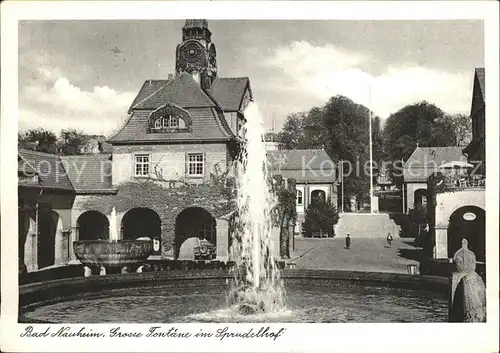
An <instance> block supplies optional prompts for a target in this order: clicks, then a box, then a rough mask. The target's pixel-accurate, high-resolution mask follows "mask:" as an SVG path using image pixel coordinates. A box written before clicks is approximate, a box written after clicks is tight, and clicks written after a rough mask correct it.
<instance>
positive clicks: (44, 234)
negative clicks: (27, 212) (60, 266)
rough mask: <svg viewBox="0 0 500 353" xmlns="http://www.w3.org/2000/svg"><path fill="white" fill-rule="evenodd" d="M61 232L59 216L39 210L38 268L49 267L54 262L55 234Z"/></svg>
mask: <svg viewBox="0 0 500 353" xmlns="http://www.w3.org/2000/svg"><path fill="white" fill-rule="evenodd" d="M58 230H59V231H61V230H62V224H61V221H60V219H59V215H58V214H57V213H56V212H54V211H52V210H46V209H41V210H40V211H39V212H38V246H37V255H38V268H39V269H40V268H44V267H47V266H51V265H53V264H54V262H55V247H56V235H57V232H58Z"/></svg>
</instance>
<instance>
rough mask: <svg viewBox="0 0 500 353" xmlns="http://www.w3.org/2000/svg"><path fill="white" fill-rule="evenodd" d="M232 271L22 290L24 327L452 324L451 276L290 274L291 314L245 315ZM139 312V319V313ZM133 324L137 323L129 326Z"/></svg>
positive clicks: (112, 278)
mask: <svg viewBox="0 0 500 353" xmlns="http://www.w3.org/2000/svg"><path fill="white" fill-rule="evenodd" d="M232 278H233V276H232V275H231V274H230V273H229V272H228V271H225V270H204V271H194V270H191V271H162V272H144V273H130V274H116V275H108V276H95V277H88V278H73V279H63V280H55V281H47V282H39V283H32V284H28V285H23V286H20V288H19V305H20V317H19V322H52V323H62V322H64V323H83V322H86V323H106V322H130V323H165V322H447V319H448V297H449V290H450V281H449V279H448V278H440V277H430V276H410V275H406V274H396V273H380V272H379V273H377V272H358V271H333V270H303V269H295V270H288V269H286V270H284V271H283V272H282V278H284V282H285V289H286V292H287V294H286V296H287V299H286V309H285V311H284V312H278V313H264V314H257V315H241V314H240V313H239V312H238V311H237V310H233V309H234V308H231V306H228V304H227V297H226V293H228V292H229V290H230V286H229V285H228V281H230V280H231V279H232ZM132 313H133V314H132ZM130 320H133V321H130Z"/></svg>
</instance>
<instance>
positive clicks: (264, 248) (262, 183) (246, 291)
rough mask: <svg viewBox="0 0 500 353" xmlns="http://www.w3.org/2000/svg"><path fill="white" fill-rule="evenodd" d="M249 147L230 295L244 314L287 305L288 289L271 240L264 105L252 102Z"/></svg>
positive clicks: (241, 164)
mask: <svg viewBox="0 0 500 353" xmlns="http://www.w3.org/2000/svg"><path fill="white" fill-rule="evenodd" d="M245 118H246V123H245V125H244V126H243V130H242V132H243V138H244V139H245V148H244V150H243V152H242V154H241V158H240V160H239V161H238V164H237V171H236V173H237V207H238V212H237V220H236V227H235V230H234V234H233V238H234V241H233V246H232V247H231V257H232V259H233V260H234V262H235V264H236V266H235V269H234V271H235V276H234V281H233V286H232V289H231V292H230V295H229V301H230V303H231V304H235V305H237V306H238V309H239V312H240V313H242V314H253V313H257V312H268V311H277V310H280V309H282V308H283V307H284V301H283V298H284V289H283V284H282V281H281V279H280V274H279V270H278V268H277V266H276V262H275V253H274V250H275V249H274V248H273V244H272V239H271V230H272V227H273V219H272V212H273V209H274V207H275V205H276V198H275V195H274V194H273V193H272V191H271V185H270V178H269V172H268V167H267V157H266V149H265V144H264V128H263V124H262V117H261V115H260V112H259V109H258V107H257V105H256V104H255V103H254V102H251V103H250V104H249V105H248V107H247V109H246V110H245Z"/></svg>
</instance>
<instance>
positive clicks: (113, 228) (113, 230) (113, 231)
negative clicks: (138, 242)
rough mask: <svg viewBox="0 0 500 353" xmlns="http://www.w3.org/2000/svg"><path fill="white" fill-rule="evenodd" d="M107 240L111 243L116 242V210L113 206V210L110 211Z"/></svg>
mask: <svg viewBox="0 0 500 353" xmlns="http://www.w3.org/2000/svg"><path fill="white" fill-rule="evenodd" d="M109 240H110V241H111V242H117V241H118V231H117V229H116V210H115V207H114V206H113V209H112V210H111V220H110V223H109Z"/></svg>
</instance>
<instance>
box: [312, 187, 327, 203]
mask: <svg viewBox="0 0 500 353" xmlns="http://www.w3.org/2000/svg"><path fill="white" fill-rule="evenodd" d="M316 201H318V202H326V192H325V191H324V190H320V189H315V190H313V191H311V203H313V202H316Z"/></svg>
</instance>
